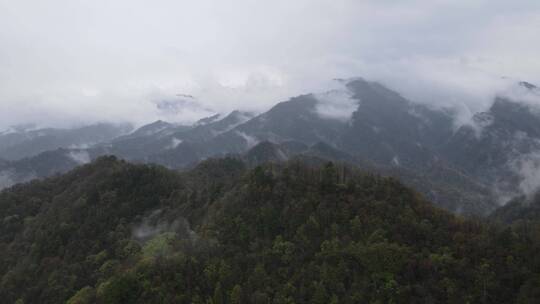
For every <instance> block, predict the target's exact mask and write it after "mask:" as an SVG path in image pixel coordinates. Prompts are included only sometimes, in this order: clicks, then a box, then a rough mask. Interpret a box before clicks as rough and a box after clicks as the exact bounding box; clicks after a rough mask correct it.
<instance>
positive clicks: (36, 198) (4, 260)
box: [0, 157, 540, 303]
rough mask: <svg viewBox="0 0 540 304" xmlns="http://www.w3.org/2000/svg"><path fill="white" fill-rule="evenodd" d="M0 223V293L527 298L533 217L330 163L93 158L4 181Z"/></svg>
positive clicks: (321, 299) (180, 298)
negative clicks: (521, 219)
mask: <svg viewBox="0 0 540 304" xmlns="http://www.w3.org/2000/svg"><path fill="white" fill-rule="evenodd" d="M0 219H1V220H0V225H1V226H0V234H1V235H0V276H1V280H0V297H1V298H2V299H3V301H6V303H14V302H16V301H18V303H62V302H65V301H67V303H359V302H367V303H390V302H393V303H434V302H435V303H437V302H438V303H441V302H442V303H467V302H469V303H532V302H535V301H538V296H537V295H538V290H537V286H538V284H537V283H538V280H539V273H540V271H539V270H540V263H539V262H538V261H537V259H536V258H535V256H536V252H537V250H538V249H539V245H540V238H538V237H537V236H536V234H535V232H534V231H536V229H523V227H521V226H519V225H516V226H499V225H497V224H487V223H482V222H481V221H478V220H467V219H464V218H461V217H457V216H454V215H451V214H450V213H448V212H446V211H443V210H440V209H438V208H437V207H434V206H433V205H432V204H430V203H429V202H427V201H426V200H424V199H423V198H422V197H421V196H420V195H419V194H418V193H416V192H415V191H413V190H410V189H408V188H407V187H405V186H403V185H402V184H401V183H399V182H398V181H397V180H395V179H393V178H382V177H378V176H375V175H372V174H368V173H364V172H361V171H358V170H357V169H353V168H351V167H349V166H343V165H336V164H332V163H326V164H325V165H323V166H320V165H315V164H312V165H307V164H305V163H303V162H302V161H298V160H292V161H289V162H274V163H269V164H262V165H259V166H256V167H255V168H252V169H250V168H249V166H247V165H246V164H244V163H243V162H242V161H240V160H238V159H235V158H224V159H211V160H208V161H205V162H202V163H201V164H199V165H198V166H196V167H195V168H193V169H191V170H189V171H186V172H183V173H177V172H173V171H169V170H167V169H165V168H163V167H159V166H154V165H132V164H129V163H127V162H124V161H120V160H118V159H116V158H115V157H102V158H99V159H98V160H97V161H95V162H93V163H91V164H88V165H85V166H82V167H80V168H77V169H75V170H73V171H71V172H69V173H67V174H65V175H61V176H57V177H53V178H48V179H45V180H43V181H34V182H31V183H28V184H21V185H17V186H15V187H12V188H10V189H7V190H4V191H3V192H1V193H0ZM529 228H531V227H529Z"/></svg>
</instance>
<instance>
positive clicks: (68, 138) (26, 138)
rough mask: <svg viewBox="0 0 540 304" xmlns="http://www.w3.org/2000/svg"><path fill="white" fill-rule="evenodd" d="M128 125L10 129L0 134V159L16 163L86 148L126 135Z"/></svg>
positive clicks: (129, 128) (129, 127)
mask: <svg viewBox="0 0 540 304" xmlns="http://www.w3.org/2000/svg"><path fill="white" fill-rule="evenodd" d="M131 128H132V127H131V126H130V125H114V124H105V123H103V124H95V125H90V126H85V127H80V128H74V129H52V128H49V129H37V130H27V129H20V128H19V129H17V128H16V129H14V130H13V131H12V132H7V133H3V134H2V133H0V157H1V158H4V159H6V160H20V159H22V158H25V157H32V156H35V155H38V154H39V153H42V152H45V151H50V150H56V149H58V148H78V149H80V148H88V147H91V146H93V145H95V144H99V143H103V142H107V141H110V140H112V139H113V138H116V137H118V136H121V135H123V134H126V133H128V132H129V131H130V130H131Z"/></svg>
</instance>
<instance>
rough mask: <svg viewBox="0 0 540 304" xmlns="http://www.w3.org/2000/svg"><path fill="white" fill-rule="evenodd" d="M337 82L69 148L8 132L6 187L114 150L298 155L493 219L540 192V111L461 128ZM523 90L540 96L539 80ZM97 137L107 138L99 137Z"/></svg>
mask: <svg viewBox="0 0 540 304" xmlns="http://www.w3.org/2000/svg"><path fill="white" fill-rule="evenodd" d="M338 81H339V82H340V83H341V84H342V85H343V89H342V90H334V91H330V92H324V93H322V94H308V95H301V96H297V97H294V98H291V99H290V100H287V101H284V102H281V103H278V104H277V105H275V106H274V107H272V108H271V109H270V110H269V111H267V112H265V113H262V114H259V115H254V114H252V113H245V112H240V111H234V112H232V113H230V114H229V115H225V116H221V115H214V116H211V117H208V118H204V119H202V120H200V121H199V122H197V123H195V124H193V125H191V126H185V125H176V124H171V123H167V122H164V121H157V122H154V123H151V124H149V125H146V126H143V127H141V128H139V129H137V130H135V131H134V132H131V133H129V134H124V133H126V132H125V131H126V129H125V128H113V127H110V128H109V129H107V128H106V126H103V125H101V126H100V128H105V129H104V130H103V131H99V132H97V133H92V132H87V133H84V130H82V129H78V131H76V130H72V131H64V132H65V133H61V132H60V133H59V131H57V133H54V134H57V135H49V137H46V138H56V137H59V138H63V139H64V140H65V142H62V143H60V142H58V143H54V144H53V143H52V142H54V141H52V140H44V141H46V142H48V143H51V144H50V145H48V146H47V145H45V144H41V145H39V144H38V143H41V142H42V139H35V140H33V139H30V140H27V141H26V142H25V141H20V142H18V143H16V141H15V140H12V141H11V142H9V141H8V140H7V139H4V138H14V137H13V135H10V134H4V135H0V143H2V145H1V147H2V148H1V149H0V158H3V159H5V161H0V186H1V185H2V183H3V184H4V186H9V185H11V184H13V183H17V182H22V181H27V180H29V179H31V178H36V177H45V176H49V175H52V174H55V173H61V172H65V171H67V170H69V169H71V168H73V167H75V166H77V165H79V164H82V163H85V162H88V161H90V160H92V159H95V158H97V157H98V156H101V155H107V154H114V155H116V156H118V157H121V158H124V159H126V160H129V161H132V162H139V163H157V164H161V165H164V166H166V167H169V168H173V169H181V168H187V167H191V166H192V165H194V164H196V163H197V162H199V161H201V160H204V159H207V158H210V157H218V156H223V155H236V157H239V158H242V159H244V160H246V162H247V163H251V164H257V163H263V162H268V161H282V160H289V159H292V158H295V157H300V158H303V159H306V160H307V159H311V160H312V161H316V160H321V159H327V160H332V161H339V162H346V163H352V164H355V165H357V166H359V167H362V168H365V169H368V170H370V171H372V172H376V173H379V174H382V175H390V176H395V177H398V178H400V179H401V180H402V181H403V182H404V183H405V184H407V185H409V186H412V187H414V188H416V189H417V190H419V191H420V192H422V193H424V195H426V196H427V197H428V198H429V199H430V200H432V201H434V202H435V203H437V204H439V205H440V206H442V207H444V208H446V209H448V210H451V211H454V212H459V213H467V214H479V215H484V214H487V213H489V212H491V211H493V210H494V209H495V208H496V207H498V205H499V204H500V203H502V201H504V200H505V199H510V198H512V197H514V196H516V195H520V194H523V193H524V192H527V191H532V190H535V183H534V181H535V180H534V177H535V176H536V175H534V172H535V170H534V169H535V168H536V167H535V164H536V159H537V158H536V157H537V154H538V155H540V115H538V113H539V112H538V111H537V110H536V109H535V108H534V106H531V105H528V104H527V103H523V102H521V101H520V100H513V99H511V98H508V97H502V96H499V97H497V98H496V100H495V101H494V103H493V105H492V106H491V108H490V109H489V110H488V111H486V112H484V113H477V114H476V115H474V117H473V120H472V122H471V124H468V125H463V126H460V127H459V128H457V129H456V126H455V123H454V121H455V120H454V114H453V113H452V111H449V110H439V109H432V108H430V107H428V106H426V105H422V104H418V103H414V102H412V101H409V100H407V99H405V98H404V97H402V96H401V95H400V94H398V93H397V92H394V91H392V90H390V89H389V88H386V87H384V86H383V85H381V84H379V83H376V82H370V81H366V80H364V79H361V78H357V79H351V80H338ZM518 86H519V88H520V89H521V90H524V91H526V92H528V93H531V94H540V93H539V92H540V91H539V89H538V88H537V87H535V86H534V85H532V84H529V83H526V82H521V83H519V84H518ZM94 128H95V127H94ZM32 132H37V131H32ZM98 133H99V134H100V135H102V137H92V136H91V134H98ZM14 134H15V133H14ZM32 134H36V133H32ZM58 134H64V135H65V136H61V135H58ZM78 134H87V136H86V135H85V136H83V135H78ZM10 136H11V137H10ZM55 136H56V137H55ZM29 138H30V137H29ZM36 138H39V137H36ZM75 139H78V141H75ZM4 143H9V144H4ZM84 143H86V144H90V143H91V144H92V145H90V146H89V147H83V146H81V145H83V144H84ZM26 147H28V148H26ZM59 147H61V148H60V149H57V148H59ZM15 151H19V152H15ZM44 151H47V152H44ZM39 152H44V153H41V154H37V153H39ZM36 154H37V155H36ZM15 156H19V157H15ZM21 157H26V158H24V159H20V158H21ZM538 159H539V160H540V157H538ZM531 168H532V172H531ZM538 180H539V181H540V178H539V179H538ZM2 181H3V182H2Z"/></svg>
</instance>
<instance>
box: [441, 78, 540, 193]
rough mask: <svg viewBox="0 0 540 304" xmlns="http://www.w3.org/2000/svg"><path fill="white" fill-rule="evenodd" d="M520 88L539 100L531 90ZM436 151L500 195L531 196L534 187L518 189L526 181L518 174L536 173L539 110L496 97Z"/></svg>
mask: <svg viewBox="0 0 540 304" xmlns="http://www.w3.org/2000/svg"><path fill="white" fill-rule="evenodd" d="M520 85H521V86H523V87H524V88H525V89H526V90H527V91H530V90H532V91H533V93H535V94H537V95H538V96H540V90H538V89H537V88H536V87H535V86H533V85H531V84H528V83H523V82H522V83H520ZM439 151H440V154H441V155H443V156H444V157H445V158H446V159H448V160H449V161H450V162H452V163H453V164H455V165H456V166H459V167H460V168H462V170H463V171H464V172H466V173H467V174H469V175H471V176H473V177H474V178H475V179H477V180H479V181H482V182H483V183H485V184H490V185H493V186H494V187H497V189H498V190H499V191H500V192H502V193H510V194H513V195H519V194H523V193H520V191H525V192H532V191H534V190H536V189H534V188H536V187H534V188H532V189H524V188H523V187H522V189H520V184H522V183H524V182H525V183H526V182H527V180H526V179H527V177H528V176H526V174H524V173H523V172H522V171H524V170H525V171H527V169H528V168H523V167H530V168H531V170H535V169H538V167H537V166H536V164H535V159H536V155H537V154H538V153H539V152H540V108H538V106H537V105H532V104H530V103H525V102H521V101H519V100H514V99H509V98H505V97H497V98H496V99H495V102H494V103H493V105H492V106H491V108H490V109H489V110H488V111H487V112H483V113H477V114H476V115H475V116H474V117H473V124H472V125H465V126H462V127H461V128H460V129H459V130H458V131H457V132H456V133H455V134H454V136H452V137H451V138H450V139H449V140H448V142H447V143H446V144H444V145H442V146H441V148H440V149H439ZM521 186H523V185H521ZM531 186H534V185H531ZM536 186H540V184H537V185H536ZM518 190H519V191H518ZM525 194H530V193H525Z"/></svg>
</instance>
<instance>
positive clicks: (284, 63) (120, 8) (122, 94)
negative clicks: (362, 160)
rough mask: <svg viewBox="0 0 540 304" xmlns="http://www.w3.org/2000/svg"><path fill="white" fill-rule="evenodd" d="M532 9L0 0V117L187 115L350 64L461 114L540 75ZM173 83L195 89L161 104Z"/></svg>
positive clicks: (137, 119)
mask: <svg viewBox="0 0 540 304" xmlns="http://www.w3.org/2000/svg"><path fill="white" fill-rule="evenodd" d="M539 12H540V2H538V1H536V0H525V1H520V2H519V3H516V2H511V1H506V0H491V1H487V0H480V1H473V2H471V1H466V0H454V1H445V0H443V1H431V0H429V1H428V0H412V1H375V0H373V1H372V0H368V1H357V0H336V1H327V0H297V1H294V3H292V2H291V1H285V0H277V1H271V2H264V3H261V2H260V1H253V0H234V1H228V2H223V1H214V0H201V1H193V2H185V1H172V0H157V1H155V2H151V3H150V2H148V1H141V0H135V1H128V0H118V1H114V2H111V1H105V0H96V1H82V2H81V1H70V0H52V1H47V3H45V2H39V3H37V2H36V1H29V0H21V1H9V0H0V129H3V128H6V127H8V126H10V125H17V124H22V123H28V122H32V123H36V124H38V125H40V126H71V125H77V124H84V123H91V122H96V121H115V122H121V121H122V122H123V121H129V122H134V123H135V124H139V125H140V124H142V123H147V122H150V121H154V120H157V119H164V120H169V121H173V122H186V123H189V122H194V121H196V120H197V119H199V118H201V117H204V116H208V115H207V114H208V112H212V113H227V112H230V111H232V110H234V109H240V110H247V111H254V112H261V111H264V110H267V109H268V108H269V107H271V106H272V105H274V104H276V103H277V102H279V101H282V100H286V99H287V98H289V97H291V96H295V95H299V94H304V93H317V92H324V91H325V88H326V84H327V82H328V81H329V80H330V79H333V78H349V77H356V76H361V77H364V78H366V79H369V80H377V81H380V82H382V83H383V84H387V85H388V86H389V87H391V88H394V89H396V90H397V91H398V92H400V93H402V94H403V95H404V96H405V97H407V98H409V99H411V100H415V101H419V102H423V103H427V104H430V105H436V106H440V107H453V108H455V109H457V112H458V113H459V119H458V123H466V122H467V121H469V120H470V117H471V116H472V115H473V113H476V112H478V111H482V110H485V109H486V108H487V107H489V105H490V103H491V101H492V99H493V96H494V94H496V93H497V92H498V91H500V90H501V89H504V85H505V82H507V81H509V80H512V79H516V80H526V81H529V82H532V83H535V82H536V83H540V75H539V74H538V70H540V60H539V59H538V53H539V51H540V40H539V39H538V37H539V36H540V17H538V16H540V14H539ZM277 20H279V22H276V21H277ZM516 58H517V59H516ZM502 77H507V78H502ZM505 79H506V80H505ZM179 94H180V95H192V96H194V97H195V98H196V103H185V104H182V105H181V107H180V108H175V106H173V109H172V111H168V110H167V109H165V110H164V108H163V107H160V106H159V104H160V103H161V104H162V105H163V103H162V102H163V101H165V103H167V102H168V101H171V100H172V101H175V100H177V99H178V95H179ZM165 108H167V107H165ZM345 109H346V108H344V107H337V108H330V109H327V112H328V113H333V114H332V115H333V116H335V117H339V118H342V117H343V115H345V114H344V113H345Z"/></svg>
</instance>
